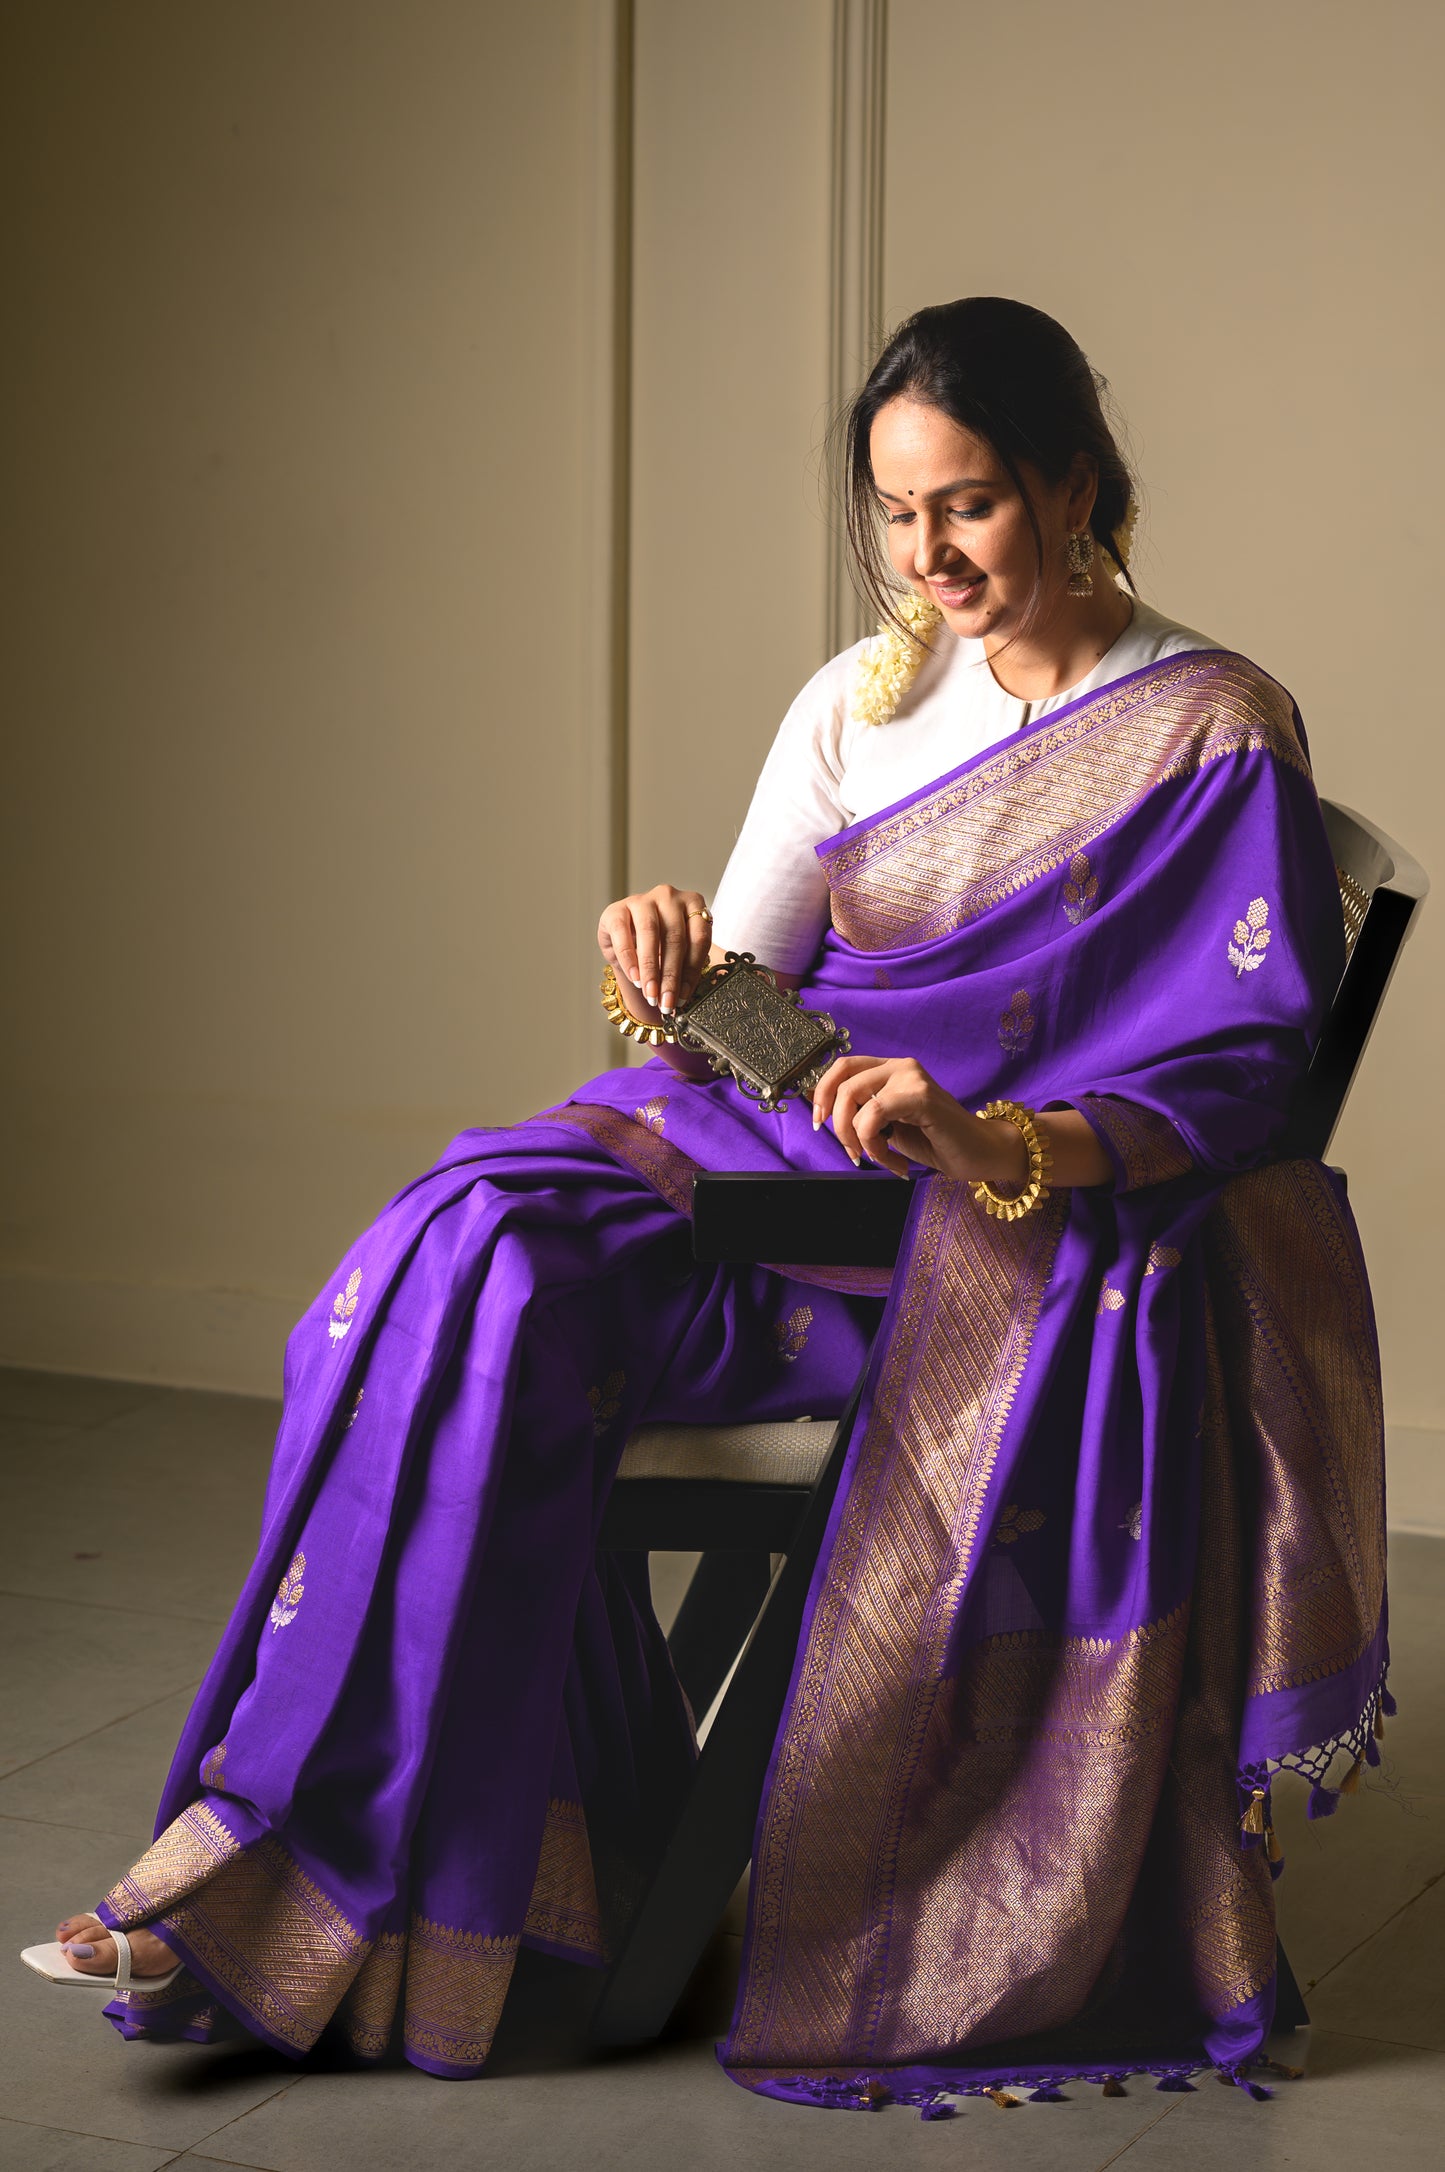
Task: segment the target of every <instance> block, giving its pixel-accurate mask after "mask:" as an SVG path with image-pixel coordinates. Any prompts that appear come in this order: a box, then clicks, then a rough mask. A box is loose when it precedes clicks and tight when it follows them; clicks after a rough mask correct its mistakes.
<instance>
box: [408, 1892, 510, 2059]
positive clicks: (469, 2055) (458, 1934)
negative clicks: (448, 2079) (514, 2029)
mask: <svg viewBox="0 0 1445 2172" xmlns="http://www.w3.org/2000/svg"><path fill="white" fill-rule="evenodd" d="M518 1943H519V1941H518V1939H517V1938H516V1936H515V1935H513V1936H512V1937H496V1938H494V1937H489V1936H488V1935H487V1934H486V1933H485V1932H482V1931H459V1930H453V1929H452V1928H451V1927H450V1926H449V1925H447V1924H444V1923H432V1922H430V1921H428V1919H427V1918H426V1917H424V1916H413V1917H412V1919H411V1926H410V1930H409V1932H408V1936H407V1949H406V2019H405V2024H404V2028H403V2040H404V2042H405V2044H406V2048H407V2051H408V2052H410V2053H414V2054H416V2055H417V2056H418V2057H420V2058H423V2059H434V2060H435V2061H436V2062H437V2063H438V2064H439V2065H441V2066H458V2067H472V2068H475V2067H480V2066H481V2065H482V2064H483V2062H484V2060H485V2059H486V2056H487V2053H488V2052H489V2051H490V2050H491V2048H492V2038H493V2037H494V2036H495V2034H496V2031H497V2023H498V2022H499V2021H500V2019H501V2016H502V2007H503V2004H504V2003H505V2001H506V1996H507V1986H508V1984H509V1983H510V1982H511V1980H512V1969H513V1966H514V1965H515V1963H516V1959H517V1946H518Z"/></svg>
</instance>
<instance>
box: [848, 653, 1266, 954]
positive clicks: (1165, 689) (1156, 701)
mask: <svg viewBox="0 0 1445 2172" xmlns="http://www.w3.org/2000/svg"><path fill="white" fill-rule="evenodd" d="M1245 751H1253V752H1261V753H1265V754H1268V755H1270V756H1272V757H1273V758H1274V759H1275V760H1276V761H1278V762H1282V763H1285V764H1287V765H1288V766H1289V767H1290V768H1293V769H1297V770H1299V771H1300V772H1301V773H1302V774H1304V775H1306V776H1307V775H1308V774H1309V765H1308V763H1307V762H1306V760H1305V757H1304V753H1303V751H1302V749H1301V747H1300V744H1299V740H1298V738H1297V737H1296V734H1295V729H1294V716H1293V708H1292V705H1291V703H1290V699H1289V696H1288V695H1287V694H1286V693H1285V692H1284V690H1283V688H1282V687H1279V686H1277V685H1276V684H1275V683H1274V681H1273V680H1272V679H1269V678H1266V676H1265V675H1264V673H1263V672H1261V671H1260V670H1259V669H1258V668H1257V667H1256V666H1255V665H1253V664H1251V663H1249V662H1248V661H1247V660H1246V659H1245V658H1244V657H1242V656H1234V655H1231V654H1229V653H1227V652H1224V653H1221V652H1219V651H1216V650H1211V651H1196V652H1194V653H1191V654H1190V655H1187V656H1182V657H1180V658H1179V659H1178V660H1177V661H1176V662H1173V663H1171V664H1168V665H1161V666H1160V667H1159V668H1158V669H1157V670H1155V671H1152V672H1150V674H1149V676H1148V678H1147V679H1146V680H1144V681H1142V682H1137V681H1136V682H1134V683H1132V684H1129V685H1125V686H1123V687H1121V688H1119V689H1118V690H1116V691H1115V692H1113V693H1106V694H1101V695H1099V696H1098V697H1097V698H1096V699H1094V700H1092V701H1089V702H1088V703H1086V705H1085V706H1084V708H1083V709H1082V710H1080V711H1078V712H1077V713H1076V714H1075V715H1073V716H1068V717H1065V718H1064V720H1063V721H1062V722H1061V723H1059V724H1054V725H1043V726H1041V727H1040V728H1039V729H1037V730H1036V731H1034V732H1032V733H1031V734H1030V735H1029V737H1028V738H1027V739H1025V740H1024V741H1023V743H1022V744H1021V745H1017V746H1016V745H1013V744H1012V743H1011V742H1006V743H1005V746H1004V748H1003V750H1002V751H1001V752H999V753H998V754H995V755H994V756H992V757H991V758H990V759H989V760H987V761H985V762H982V763H980V765H979V766H978V767H977V768H976V769H971V770H969V771H967V772H966V773H965V774H964V775H963V776H961V777H958V778H956V779H955V780H954V781H953V783H951V784H945V785H942V786H940V787H939V789H938V790H936V791H933V792H930V793H929V794H928V796H927V797H926V798H925V799H922V800H920V801H917V802H916V803H915V804H914V805H912V806H910V807H904V808H901V809H900V810H899V812H898V813H897V814H895V815H892V816H888V817H884V818H883V819H881V820H879V821H876V822H873V823H872V824H870V826H869V828H868V830H867V832H866V834H865V835H864V836H862V837H859V838H855V839H854V840H853V841H852V842H851V843H849V844H847V845H843V846H840V847H839V848H838V849H837V850H836V851H833V852H829V853H826V854H825V855H824V856H823V860H822V865H823V868H824V872H825V873H826V876H827V880H828V887H829V890H830V892H831V894H832V918H833V926H834V927H835V928H836V929H837V931H838V933H839V934H840V935H841V936H842V937H843V939H844V940H845V942H848V943H851V944H852V945H853V947H854V949H856V950H862V951H870V950H891V949H896V948H898V947H900V946H901V945H903V944H912V943H922V942H928V941H933V940H937V939H938V938H939V937H941V936H945V935H948V934H951V933H952V932H953V930H954V929H956V928H961V927H964V926H966V925H967V924H968V922H970V921H972V920H976V919H977V918H978V916H979V915H980V914H981V913H985V912H987V911H988V910H989V909H990V908H991V907H992V906H994V905H997V904H999V903H1000V902H1001V901H1002V899H1004V898H1006V897H1008V896H1010V895H1012V893H1013V892H1014V891H1017V890H1022V889H1024V888H1025V887H1026V886H1027V885H1028V884H1029V883H1031V882H1034V881H1036V880H1037V879H1038V877H1039V876H1041V875H1045V874H1049V873H1052V872H1053V871H1054V870H1055V869H1056V868H1058V867H1061V866H1064V865H1066V864H1067V863H1068V862H1069V861H1070V860H1072V859H1073V857H1074V855H1075V854H1076V853H1077V852H1079V851H1080V850H1081V849H1082V847H1083V846H1085V845H1087V844H1089V843H1090V842H1091V841H1092V840H1093V839H1094V838H1097V837H1100V836H1102V835H1103V833H1104V832H1105V831H1106V830H1108V829H1111V828H1112V827H1113V825H1114V823H1115V822H1117V821H1118V820H1119V819H1120V817H1121V816H1122V815H1124V814H1125V813H1127V811H1128V809H1129V808H1130V807H1132V806H1134V805H1135V804H1136V802H1137V801H1139V800H1140V799H1142V798H1143V797H1144V795H1145V793H1147V792H1149V791H1152V790H1153V789H1154V788H1155V787H1156V786H1157V785H1159V784H1162V783H1163V782H1164V781H1165V780H1166V779H1168V778H1173V777H1183V776H1188V775H1190V774H1192V773H1193V772H1194V771H1196V770H1198V769H1200V768H1202V767H1203V766H1204V764H1205V763H1207V762H1213V761H1218V760H1219V759H1220V758H1221V757H1222V756H1224V755H1227V754H1236V753H1242V752H1245Z"/></svg>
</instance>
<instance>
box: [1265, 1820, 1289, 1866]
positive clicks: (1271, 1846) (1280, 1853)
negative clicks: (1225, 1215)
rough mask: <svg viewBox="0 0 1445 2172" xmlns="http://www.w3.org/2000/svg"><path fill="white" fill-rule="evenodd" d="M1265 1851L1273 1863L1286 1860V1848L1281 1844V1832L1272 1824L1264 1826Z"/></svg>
mask: <svg viewBox="0 0 1445 2172" xmlns="http://www.w3.org/2000/svg"><path fill="white" fill-rule="evenodd" d="M1264 1852H1265V1854H1266V1855H1267V1856H1268V1857H1269V1859H1270V1861H1271V1862H1272V1863H1282V1862H1283V1861H1284V1849H1283V1848H1282V1847H1281V1846H1280V1839H1279V1834H1278V1833H1277V1832H1276V1831H1275V1829H1274V1827H1273V1826H1272V1825H1266V1827H1265V1828H1264Z"/></svg>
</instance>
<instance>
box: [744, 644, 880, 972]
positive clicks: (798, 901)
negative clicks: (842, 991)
mask: <svg viewBox="0 0 1445 2172" xmlns="http://www.w3.org/2000/svg"><path fill="white" fill-rule="evenodd" d="M852 660H853V652H852V650H847V651H845V652H844V654H843V655H841V656H835V657H834V658H833V660H832V662H831V663H829V664H825V665H824V667H823V669H822V670H821V671H820V672H818V673H816V674H815V676H814V677H813V678H811V679H810V680H809V681H808V684H807V685H806V686H805V687H804V688H803V691H802V692H801V694H799V696H798V698H797V700H796V701H795V702H794V703H793V706H792V707H791V709H789V711H788V713H787V715H786V716H785V717H784V718H783V721H782V723H781V725H780V726H779V728H778V735H777V738H776V739H775V740H774V741H773V745H772V751H771V752H770V754H769V755H768V758H767V760H766V762H765V763H764V764H763V771H762V775H761V776H760V777H759V779H758V783H757V789H756V790H755V791H754V793H753V798H752V805H751V806H750V807H749V809H748V812H747V818H746V820H745V821H744V823H743V826H742V829H741V831H740V832H739V835H738V841H737V843H736V844H735V845H734V847H733V850H732V856H731V858H730V859H729V861H728V864H727V867H726V869H725V870H724V873H723V878H722V881H721V882H720V883H719V884H718V887H717V892H716V894H715V896H714V898H713V941H714V942H715V943H717V944H719V945H720V946H721V948H723V949H724V950H750V951H752V953H753V955H754V956H755V957H756V958H757V960H758V962H759V964H761V965H769V966H772V967H773V968H774V969H775V970H776V971H778V972H780V973H790V974H793V973H805V972H806V971H807V969H808V967H809V965H810V964H811V963H812V960H813V957H814V955H815V953H816V951H817V948H818V945H819V943H820V942H821V941H822V939H823V934H824V931H825V929H826V928H827V926H828V885H827V882H826V880H825V878H824V875H823V870H822V868H821V866H820V865H819V862H818V858H817V854H816V852H815V850H814V847H815V846H817V845H820V844H821V843H822V841H823V839H824V838H825V837H832V836H833V835H835V833H836V832H837V831H838V830H840V829H842V828H844V827H845V826H846V824H847V821H848V816H847V814H846V812H845V811H844V808H843V804H842V801H841V799H840V797H839V779H840V777H841V775H842V767H843V763H842V753H843V749H842V739H843V727H844V722H845V718H846V713H847V691H848V685H849V678H850V667H851V664H852Z"/></svg>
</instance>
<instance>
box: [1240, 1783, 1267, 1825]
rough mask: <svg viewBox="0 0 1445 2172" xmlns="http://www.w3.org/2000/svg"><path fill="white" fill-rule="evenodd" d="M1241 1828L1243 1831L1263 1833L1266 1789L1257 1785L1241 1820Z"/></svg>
mask: <svg viewBox="0 0 1445 2172" xmlns="http://www.w3.org/2000/svg"><path fill="white" fill-rule="evenodd" d="M1239 1829H1240V1831H1241V1832H1242V1833H1262V1832H1263V1831H1264V1789H1263V1788H1262V1787H1257V1788H1256V1789H1255V1791H1254V1793H1253V1794H1252V1795H1251V1797H1250V1799H1249V1808H1248V1809H1247V1810H1246V1811H1245V1813H1244V1816H1243V1817H1242V1818H1241V1819H1240V1821H1239Z"/></svg>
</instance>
